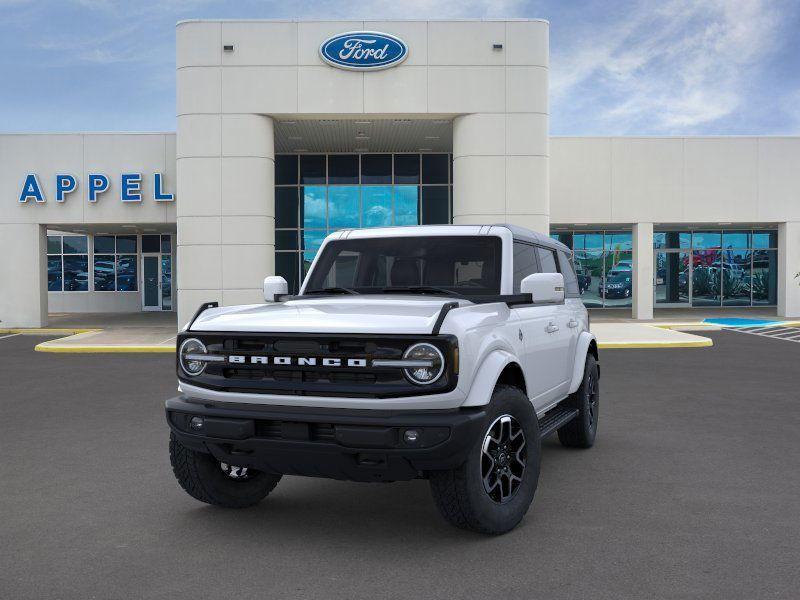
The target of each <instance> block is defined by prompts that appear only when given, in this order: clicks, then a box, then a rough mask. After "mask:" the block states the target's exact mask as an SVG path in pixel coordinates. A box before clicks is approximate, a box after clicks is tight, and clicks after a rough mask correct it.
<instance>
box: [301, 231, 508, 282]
mask: <svg viewBox="0 0 800 600" xmlns="http://www.w3.org/2000/svg"><path fill="white" fill-rule="evenodd" d="M501 258H502V242H501V240H500V238H499V237H496V236H438V237H436V236H428V237H394V238H368V239H355V240H340V241H335V242H331V243H329V244H327V245H326V246H325V249H324V250H323V251H322V254H321V255H320V257H319V259H318V261H317V265H316V266H315V267H314V269H313V270H312V271H311V273H310V274H309V280H308V284H307V285H306V288H305V293H306V294H309V293H319V292H323V291H326V290H328V291H331V292H334V291H335V292H342V291H344V292H347V293H359V294H367V293H372V294H380V293H402V292H409V291H410V292H414V293H431V294H437V293H441V294H444V295H447V294H453V293H455V294H461V295H465V296H480V295H498V294H499V293H500V266H501ZM436 288H438V289H436Z"/></svg>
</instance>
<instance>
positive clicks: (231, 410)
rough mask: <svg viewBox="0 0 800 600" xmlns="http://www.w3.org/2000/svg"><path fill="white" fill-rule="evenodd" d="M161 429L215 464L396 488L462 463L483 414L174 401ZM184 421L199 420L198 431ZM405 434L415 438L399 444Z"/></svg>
mask: <svg viewBox="0 0 800 600" xmlns="http://www.w3.org/2000/svg"><path fill="white" fill-rule="evenodd" d="M166 413H167V423H168V424H169V426H170V429H171V430H172V433H173V434H174V435H175V437H176V438H177V439H178V440H179V441H180V442H181V443H182V444H184V445H185V446H187V447H189V448H192V449H194V450H197V451H200V452H207V453H210V454H211V455H213V456H214V457H215V458H216V459H217V460H219V461H220V462H226V463H229V464H234V465H237V466H243V467H250V468H254V469H258V470H260V471H267V472H271V473H281V474H287V475H305V476H311V477H328V478H332V479H345V480H352V481H400V480H409V479H415V478H417V477H420V476H424V474H425V472H426V471H431V470H440V469H452V468H454V467H457V466H458V465H460V464H462V463H463V462H464V460H466V458H467V454H468V452H469V451H470V450H471V449H472V448H474V447H475V444H476V442H477V440H479V439H480V436H481V434H482V430H481V429H482V425H483V421H484V417H485V415H486V412H485V409H484V408H480V407H479V408H463V409H454V410H443V411H413V412H412V411H387V410H384V411H376V410H352V409H319V408H301V407H289V406H253V405H249V406H248V405H229V404H228V405H220V404H209V403H206V402H205V401H200V402H197V401H193V400H192V399H190V398H187V397H184V396H180V397H176V398H171V399H169V400H167V402H166ZM192 417H201V418H202V423H203V424H202V427H201V428H200V429H199V430H196V429H193V428H192V427H191V426H190V420H191V419H192ZM407 430H415V431H417V434H418V439H417V441H416V442H414V443H410V442H407V441H405V439H404V434H405V432H406V431H407Z"/></svg>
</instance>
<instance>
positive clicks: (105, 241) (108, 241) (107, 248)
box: [94, 235, 116, 254]
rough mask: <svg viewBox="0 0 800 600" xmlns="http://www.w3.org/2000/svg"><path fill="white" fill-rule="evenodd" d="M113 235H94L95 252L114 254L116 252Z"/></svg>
mask: <svg viewBox="0 0 800 600" xmlns="http://www.w3.org/2000/svg"><path fill="white" fill-rule="evenodd" d="M115 247H116V246H115V245H114V236H113V235H96V236H94V251H95V254H114V252H116V250H115Z"/></svg>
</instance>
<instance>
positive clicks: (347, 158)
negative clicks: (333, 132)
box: [328, 154, 358, 183]
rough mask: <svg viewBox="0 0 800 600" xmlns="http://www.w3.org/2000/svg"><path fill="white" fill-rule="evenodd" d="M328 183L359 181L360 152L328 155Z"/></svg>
mask: <svg viewBox="0 0 800 600" xmlns="http://www.w3.org/2000/svg"><path fill="white" fill-rule="evenodd" d="M328 183H358V154H331V155H330V156H328Z"/></svg>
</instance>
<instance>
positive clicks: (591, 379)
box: [558, 354, 600, 448]
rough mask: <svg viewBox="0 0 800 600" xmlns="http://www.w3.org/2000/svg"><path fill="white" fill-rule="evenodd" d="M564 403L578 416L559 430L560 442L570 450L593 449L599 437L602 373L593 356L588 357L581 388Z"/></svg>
mask: <svg viewBox="0 0 800 600" xmlns="http://www.w3.org/2000/svg"><path fill="white" fill-rule="evenodd" d="M564 402H565V406H568V407H571V408H577V409H578V416H577V417H575V418H574V419H572V421H570V422H569V423H567V424H566V425H564V426H563V427H561V428H560V429H559V430H558V439H559V441H560V442H561V444H562V445H564V446H567V447H568V448H591V447H592V446H593V445H594V440H595V437H596V436H597V419H598V417H599V412H598V411H599V409H600V371H599V369H598V368H597V360H595V357H594V356H592V355H591V354H588V355H587V356H586V366H585V367H584V370H583V381H581V385H580V387H579V388H578V389H577V390H576V391H575V393H574V394H571V395H570V397H569V398H568V399H567V400H565V401H564Z"/></svg>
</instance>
